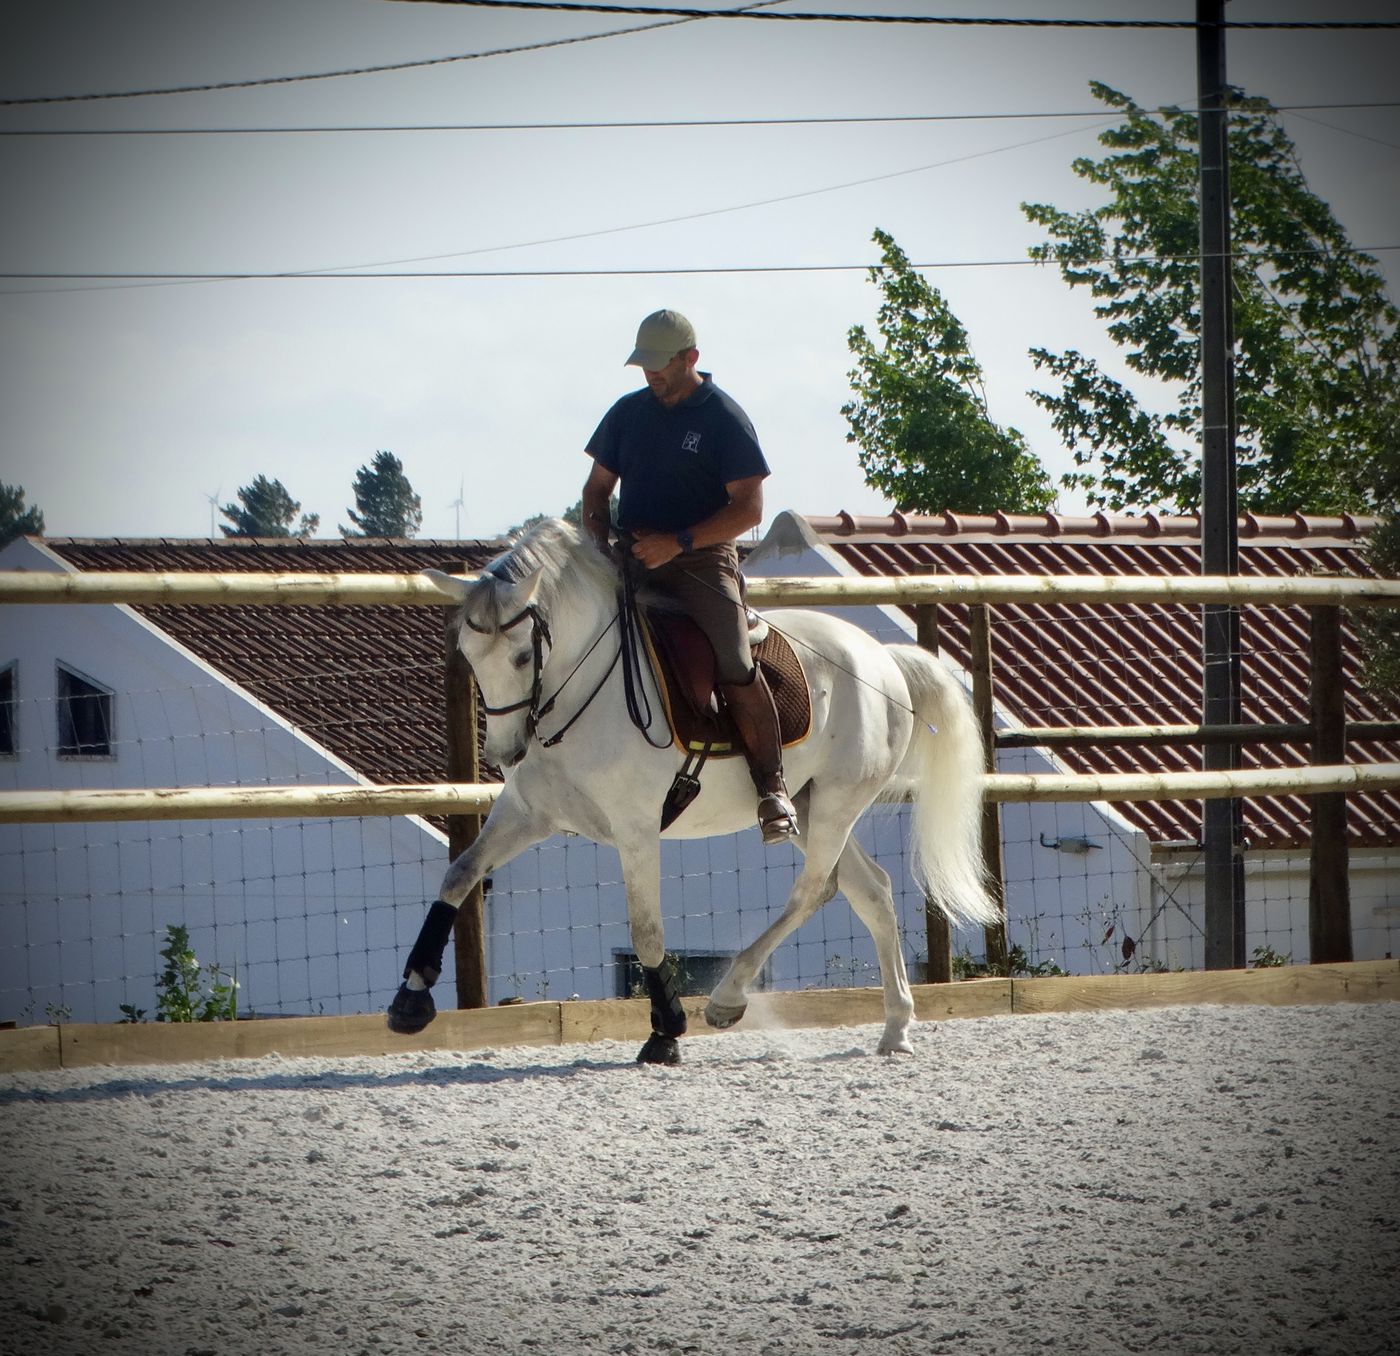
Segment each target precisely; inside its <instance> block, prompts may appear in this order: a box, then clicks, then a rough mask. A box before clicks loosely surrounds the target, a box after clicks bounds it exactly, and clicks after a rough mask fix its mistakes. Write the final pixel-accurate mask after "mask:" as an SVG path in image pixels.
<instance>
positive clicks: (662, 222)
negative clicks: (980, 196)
mask: <svg viewBox="0 0 1400 1356" xmlns="http://www.w3.org/2000/svg"><path fill="white" fill-rule="evenodd" d="M1116 120H1117V118H1116V116H1115V117H1109V118H1104V119H1103V120H1102V121H1101V122H1100V124H1099V125H1100V126H1103V127H1107V126H1109V125H1110V124H1111V123H1113V122H1115V121H1116ZM1085 130H1093V128H1092V126H1090V127H1089V128H1087V129H1086V128H1083V127H1071V128H1069V129H1068V130H1067V131H1062V132H1051V133H1048V134H1047V135H1046V136H1041V137H1031V138H1029V139H1028V140H1025V141H1016V142H1010V143H1008V144H1007V145H1004V146H992V147H989V148H988V149H986V150H982V151H969V152H968V153H967V154H966V155H955V156H950V157H949V158H947V159H945V160H935V161H932V162H931V163H929V164H926V165H914V166H911V167H909V168H906V169H899V170H890V171H889V172H888V173H885V174H872V175H867V176H866V177H864V178H861V179H851V180H848V181H847V182H845V183H840V184H826V185H823V186H822V187H821V188H806V189H800V190H798V191H797V192H795V193H784V194H779V195H777V196H775V197H772V198H759V199H756V200H754V201H750V202H742V203H730V204H729V205H728V206H725V207H711V208H706V209H705V210H703V211H700V212H686V213H683V214H681V215H679V216H674V217H659V218H656V219H655V220H652V221H634V222H629V223H628V224H627V225H625V226H602V227H599V228H598V229H597V230H592V231H576V232H572V233H570V234H568V235H556V236H544V237H541V238H539V239H536V240H519V241H515V242H513V243H511V244H508V245H481V246H478V247H476V248H475V249H469V250H454V251H450V252H448V253H445V254H425V255H418V256H416V257H413V258H408V259H376V260H364V261H361V262H360V263H357V264H331V265H327V266H326V267H324V268H317V269H303V270H295V271H293V272H290V273H288V274H287V275H286V276H300V275H301V274H303V273H305V274H311V273H344V272H347V271H349V270H352V269H353V270H355V271H357V272H360V271H361V270H367V269H375V268H390V267H392V268H396V269H397V268H400V267H401V266H403V265H406V264H422V263H432V262H434V261H436V260H438V259H464V258H467V257H468V256H470V255H476V254H497V253H500V252H501V251H503V250H513V249H529V248H533V247H535V246H539V245H565V244H571V243H572V242H574V241H577V240H595V239H598V238H599V237H601V236H605V235H621V234H623V233H624V232H627V231H641V230H649V229H651V228H653V227H656V226H676V225H680V224H681V223H683V222H687V221H700V220H703V219H705V218H707V217H718V216H726V215H728V214H729V213H732V212H746V211H750V210H752V209H754V208H757V207H774V206H777V205H779V204H780V203H786V202H795V201H797V200H799V199H801V198H814V197H818V196H820V195H822V194H826V193H838V192H841V191H843V190H845V189H848V188H863V187H864V186H865V185H867V184H876V183H883V182H885V181H887V180H890V179H901V178H904V177H906V176H908V175H911V174H923V173H926V172H927V171H929V170H933V169H944V168H946V167H947V166H949V165H957V164H963V163H965V162H966V161H969V160H980V159H983V158H985V157H987V156H990V155H1001V154H1004V153H1005V152H1007V151H1018V150H1023V149H1025V148H1026V147H1027V146H1038V145H1041V144H1043V143H1044V142H1047V141H1057V140H1059V139H1061V138H1063V137H1067V136H1075V135H1078V134H1079V133H1080V132H1083V131H1085ZM3 276H4V275H3V274H0V277H3ZM51 276H58V275H51ZM141 276H144V275H141ZM200 276H203V275H200ZM361 276H366V275H365V274H363V273H362V274H361Z"/></svg>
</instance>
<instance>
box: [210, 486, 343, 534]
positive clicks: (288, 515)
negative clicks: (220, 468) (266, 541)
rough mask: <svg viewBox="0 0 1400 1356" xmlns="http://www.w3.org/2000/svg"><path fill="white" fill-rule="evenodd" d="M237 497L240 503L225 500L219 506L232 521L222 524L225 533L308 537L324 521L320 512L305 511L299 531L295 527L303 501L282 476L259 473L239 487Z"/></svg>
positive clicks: (221, 511)
mask: <svg viewBox="0 0 1400 1356" xmlns="http://www.w3.org/2000/svg"><path fill="white" fill-rule="evenodd" d="M238 498H239V500H240V501H241V502H240V503H237V504H225V505H224V506H223V508H221V509H220V510H219V512H220V513H222V514H223V515H224V517H225V518H227V519H228V520H229V522H230V523H232V524H233V526H232V527H226V526H225V525H224V524H223V523H220V524H219V530H220V531H221V532H222V533H223V534H224V536H226V537H309V536H311V534H312V533H313V532H315V531H316V529H317V528H318V527H319V526H320V524H321V515H320V514H319V513H303V514H302V516H301V521H300V522H299V523H297V529H296V531H295V532H293V531H292V523H293V522H294V521H296V516H297V514H298V513H301V505H300V504H299V503H298V502H297V501H296V500H295V499H293V498H292V496H291V495H290V494H288V493H287V487H286V486H285V485H283V484H282V482H281V481H280V480H269V479H268V478H267V477H266V476H261V475H260V476H258V478H257V479H256V480H254V481H253V483H252V484H251V485H244V486H242V487H241V488H240V489H239V491H238Z"/></svg>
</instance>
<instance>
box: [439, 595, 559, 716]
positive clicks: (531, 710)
mask: <svg viewBox="0 0 1400 1356" xmlns="http://www.w3.org/2000/svg"><path fill="white" fill-rule="evenodd" d="M526 618H528V619H529V621H530V649H531V650H532V652H533V654H534V665H535V671H534V674H533V676H532V677H531V679H530V690H529V692H528V693H527V694H526V695H525V696H523V697H522V698H521V699H520V700H519V701H518V702H511V703H510V705H509V706H488V705H487V704H486V702H485V701H484V700H483V701H482V703H481V709H482V710H483V711H484V712H485V713H486V714H487V715H488V716H508V715H511V714H512V713H513V712H515V711H523V710H526V708H528V714H527V715H526V717H525V728H526V730H527V731H528V732H529V734H530V737H531V738H533V737H534V734H535V730H536V727H537V726H538V725H539V722H540V717H541V716H543V715H546V714H548V712H549V709H550V707H552V706H553V705H554V697H551V698H550V699H549V701H548V702H547V703H546V704H545V705H544V706H543V707H541V706H540V694H541V693H542V692H543V690H544V647H545V646H546V645H548V646H550V648H551V649H552V648H553V646H554V639H553V637H552V636H551V635H550V634H549V623H548V622H547V621H545V619H544V613H542V612H541V611H540V610H539V608H537V607H536V606H535V605H534V603H530V604H529V605H528V606H527V607H525V608H524V609H523V610H522V611H520V612H517V613H516V614H515V616H513V617H512V618H511V619H510V620H509V621H508V622H504V623H503V624H502V625H500V626H497V627H487V626H478V625H477V624H476V623H475V622H474V621H472V619H471V618H470V617H463V618H462V620H463V622H464V623H465V624H466V626H467V627H468V628H469V629H470V630H472V631H475V632H476V633H477V635H479V636H491V635H496V634H498V633H503V632H506V631H510V630H513V629H514V628H515V627H517V626H519V625H520V623H521V622H523V621H525V620H526ZM558 695H559V694H558V693H557V692H556V693H555V694H554V696H555V697H557V696H558Z"/></svg>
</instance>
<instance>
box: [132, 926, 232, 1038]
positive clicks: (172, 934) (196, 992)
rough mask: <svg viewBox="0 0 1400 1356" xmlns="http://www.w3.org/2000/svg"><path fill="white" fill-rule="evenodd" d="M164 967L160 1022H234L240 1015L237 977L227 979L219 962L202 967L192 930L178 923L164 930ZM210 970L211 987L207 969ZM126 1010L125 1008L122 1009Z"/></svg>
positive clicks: (159, 985)
mask: <svg viewBox="0 0 1400 1356" xmlns="http://www.w3.org/2000/svg"><path fill="white" fill-rule="evenodd" d="M160 957H161V959H162V960H163V961H164V962H165V969H164V970H163V971H162V972H161V976H160V979H159V980H158V981H157V982H156V1020H157V1021H159V1022H219V1021H227V1022H232V1021H234V1020H236V1019H237V1016H238V979H237V977H236V976H233V977H230V978H229V979H227V980H225V979H224V978H223V976H222V975H221V974H220V972H219V967H218V965H216V964H211V965H209V966H201V965H200V963H199V959H198V957H197V956H196V955H195V954H194V951H193V950H192V949H191V947H190V931H189V929H188V928H186V927H182V926H180V925H179V924H178V923H170V924H168V925H167V926H166V929H165V947H164V949H163V950H162V951H161V953H160ZM206 969H207V970H208V972H209V973H208V990H207V991H206V989H205V976H204V973H203V972H204V971H205V970H206ZM123 1011H125V1008H123Z"/></svg>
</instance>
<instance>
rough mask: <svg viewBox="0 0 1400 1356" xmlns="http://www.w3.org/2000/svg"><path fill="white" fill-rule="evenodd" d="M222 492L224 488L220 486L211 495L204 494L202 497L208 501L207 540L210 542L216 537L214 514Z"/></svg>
mask: <svg viewBox="0 0 1400 1356" xmlns="http://www.w3.org/2000/svg"><path fill="white" fill-rule="evenodd" d="M223 492H224V487H223V486H222V485H220V486H219V488H218V489H217V490H215V491H214V493H213V494H206V495H205V496H204V497H205V498H206V499H207V500H208V501H209V539H210V540H211V541H212V540H213V539H214V537H215V535H216V534H215V531H214V513H215V511H216V510H217V509H218V507H219V496H220V495H221V494H222V493H223Z"/></svg>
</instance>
